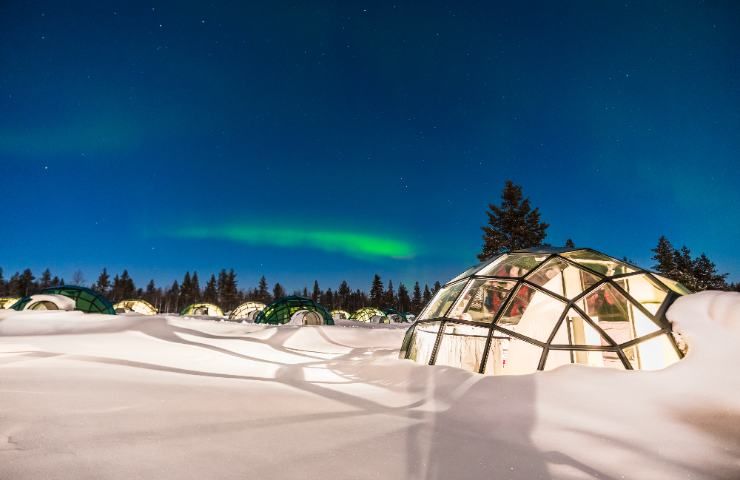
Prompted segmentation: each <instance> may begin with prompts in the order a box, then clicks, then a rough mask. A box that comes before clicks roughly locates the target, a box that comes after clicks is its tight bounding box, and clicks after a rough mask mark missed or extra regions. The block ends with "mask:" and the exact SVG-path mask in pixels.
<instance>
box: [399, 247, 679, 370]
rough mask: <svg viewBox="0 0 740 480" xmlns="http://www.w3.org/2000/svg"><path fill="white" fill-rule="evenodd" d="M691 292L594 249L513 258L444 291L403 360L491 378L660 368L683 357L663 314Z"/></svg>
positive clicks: (422, 318) (415, 329)
mask: <svg viewBox="0 0 740 480" xmlns="http://www.w3.org/2000/svg"><path fill="white" fill-rule="evenodd" d="M687 293H690V292H688V291H687V290H686V289H685V288H684V287H683V286H681V285H680V284H678V283H677V282H674V281H672V280H669V279H667V278H663V277H661V276H659V275H657V274H655V273H653V272H649V271H647V270H643V269H641V268H639V267H636V266H634V265H630V264H628V263H625V262H623V261H620V260H617V259H615V258H612V257H609V256H607V255H604V254H602V253H599V252H597V251H595V250H591V249H585V248H579V249H542V248H538V249H529V250H521V251H515V252H511V253H507V254H503V255H499V256H497V257H494V258H492V259H490V260H488V261H486V262H484V263H482V264H480V265H478V266H475V267H473V268H471V269H469V270H467V271H465V272H463V273H462V274H460V275H458V276H457V277H455V278H453V279H452V280H451V281H449V282H448V283H447V284H445V285H444V287H443V288H442V289H441V290H440V291H439V292H437V294H436V295H435V296H434V298H433V299H432V300H431V301H430V302H429V304H428V305H427V306H426V307H425V308H424V310H423V311H422V312H421V314H420V315H419V317H418V319H417V320H416V321H415V322H414V324H413V325H412V326H411V327H410V328H409V330H408V331H407V332H406V336H405V338H404V341H403V345H402V347H401V354H400V356H401V358H408V359H412V360H415V361H417V362H419V363H425V364H429V365H447V366H453V367H459V368H464V369H466V370H470V371H474V372H479V373H487V374H493V375H505V374H523V373H530V372H534V371H536V370H550V369H553V368H555V367H558V366H560V365H565V364H571V363H572V364H582V365H589V366H596V367H611V368H618V369H627V370H640V369H646V370H651V369H659V368H663V367H666V366H668V365H670V364H672V363H673V362H676V361H677V360H678V359H679V358H681V357H682V356H683V351H682V348H681V347H679V342H678V341H677V339H676V335H675V334H674V333H673V332H672V329H671V324H670V323H669V322H668V320H666V317H665V311H666V310H667V308H668V307H669V306H670V304H671V303H672V302H673V301H674V300H675V299H676V298H677V297H678V296H680V295H684V294H687Z"/></svg>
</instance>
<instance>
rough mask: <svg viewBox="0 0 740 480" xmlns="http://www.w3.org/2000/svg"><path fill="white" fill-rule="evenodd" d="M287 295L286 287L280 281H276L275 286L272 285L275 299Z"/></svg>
mask: <svg viewBox="0 0 740 480" xmlns="http://www.w3.org/2000/svg"><path fill="white" fill-rule="evenodd" d="M284 296H285V289H284V288H283V286H282V285H280V283H279V282H275V286H274V287H272V297H273V298H274V299H275V300H278V299H281V298H283V297H284Z"/></svg>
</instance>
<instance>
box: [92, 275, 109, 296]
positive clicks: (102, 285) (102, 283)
mask: <svg viewBox="0 0 740 480" xmlns="http://www.w3.org/2000/svg"><path fill="white" fill-rule="evenodd" d="M92 289H93V290H95V291H96V292H98V293H99V294H101V295H103V296H104V297H106V296H108V294H109V293H110V275H108V269H107V268H103V271H102V272H100V275H98V280H97V281H96V282H95V283H93V286H92Z"/></svg>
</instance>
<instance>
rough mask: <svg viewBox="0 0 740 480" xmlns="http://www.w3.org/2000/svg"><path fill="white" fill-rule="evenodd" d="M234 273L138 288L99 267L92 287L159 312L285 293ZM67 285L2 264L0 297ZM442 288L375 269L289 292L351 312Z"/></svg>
mask: <svg viewBox="0 0 740 480" xmlns="http://www.w3.org/2000/svg"><path fill="white" fill-rule="evenodd" d="M85 283H86V282H85V281H84V278H83V276H82V275H81V274H79V273H76V274H75V275H74V278H73V280H72V282H70V284H72V285H79V286H85ZM238 283H239V282H238V280H237V274H236V272H235V271H234V270H233V269H230V270H226V269H223V270H221V271H220V272H219V273H218V275H216V274H211V275H210V276H209V277H208V279H207V280H206V282H205V284H204V285H202V286H201V281H200V277H199V276H198V272H193V273H190V272H189V271H188V272H185V275H183V277H182V280H181V281H177V280H175V281H173V282H172V283H171V284H170V285H168V286H165V287H162V286H158V285H156V283H155V282H154V280H150V281H149V282H148V283H147V284H146V286H145V287H137V286H136V284H135V283H134V280H133V278H131V275H129V273H128V270H124V271H123V272H121V273H120V274H116V275H114V276H113V277H112V278H111V276H110V274H109V273H108V269H107V268H103V270H102V271H101V272H100V275H99V276H98V278H97V280H96V281H95V282H93V284H92V285H90V288H91V289H92V290H94V291H96V292H98V293H100V294H101V295H103V296H104V297H106V298H107V299H109V300H110V301H111V302H113V303H117V302H119V301H121V300H127V299H132V298H139V299H143V300H146V301H147V302H149V303H151V304H152V305H154V307H155V308H157V310H159V311H160V312H163V313H174V312H179V311H180V310H182V309H183V308H185V307H186V306H188V305H190V304H192V303H197V302H208V303H214V304H216V305H218V306H220V307H221V308H222V309H224V311H230V310H232V309H234V308H236V306H238V305H239V304H240V303H243V302H246V301H255V302H262V303H265V304H268V303H270V302H272V301H273V300H276V299H279V298H282V297H285V296H287V295H288V292H286V290H285V288H284V287H283V286H282V285H281V284H280V283H279V282H276V283H275V284H274V285H273V286H272V288H270V285H269V284H268V282H267V279H266V278H265V277H264V276H262V277H261V278H260V279H259V282H258V283H257V285H256V286H255V287H252V288H246V289H240V288H239V285H238ZM61 285H65V281H64V279H63V278H60V277H58V276H52V274H51V271H50V270H49V269H48V268H47V269H46V270H44V272H43V273H42V274H41V276H40V277H39V278H36V277H35V276H34V274H33V272H32V271H31V269H29V268H27V269H25V270H23V272H16V273H14V274H13V275H12V276H11V277H10V278H9V279H8V280H6V279H5V277H4V275H3V269H2V268H0V297H23V296H27V295H32V294H34V293H38V292H39V291H41V290H43V289H44V288H48V287H56V286H61ZM440 288H441V285H440V283H439V282H435V283H434V285H433V287H432V288H431V289H430V288H429V285H428V284H425V285H424V287H423V288H422V287H421V285H420V284H419V282H415V283H414V286H413V287H412V288H411V291H409V289H408V288H407V287H406V285H405V284H404V283H399V284H398V288H397V289H396V288H394V286H393V281H391V280H389V281H388V283H387V285H386V284H385V283H384V282H383V280H382V279H381V277H380V275H378V274H375V275H374V276H373V279H372V282H371V284H370V290H369V293H366V292H365V291H364V290H361V289H359V288H358V289H354V290H353V289H352V288H350V286H349V283H348V282H347V281H342V282H341V283H340V284H339V286H338V287H337V288H336V289H332V288H327V289H326V290H324V289H322V288H321V287H320V286H319V282H318V280H314V282H313V287H312V288H311V290H310V291H309V289H308V288H305V287H304V288H303V290H294V291H293V292H291V295H298V296H303V297H307V298H311V299H312V300H314V301H315V302H318V303H320V304H322V305H323V306H324V307H326V308H328V309H330V310H334V309H341V310H347V311H349V312H353V311H355V310H358V309H360V308H362V307H367V306H370V307H375V308H381V309H386V308H394V309H396V310H398V311H400V312H410V313H414V314H418V313H419V312H420V311H421V309H422V308H423V307H424V305H426V304H427V303H428V302H429V301H430V300H431V298H432V296H433V295H434V294H435V293H436V292H437V291H438V290H439V289H440Z"/></svg>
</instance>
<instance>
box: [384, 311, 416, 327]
mask: <svg viewBox="0 0 740 480" xmlns="http://www.w3.org/2000/svg"><path fill="white" fill-rule="evenodd" d="M383 313H384V314H385V316H386V317H388V318H389V319H390V320H391V321H392V322H395V323H404V322H408V321H410V320H409V318H408V313H404V312H399V311H398V310H396V309H395V308H386V309H384V310H383Z"/></svg>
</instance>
